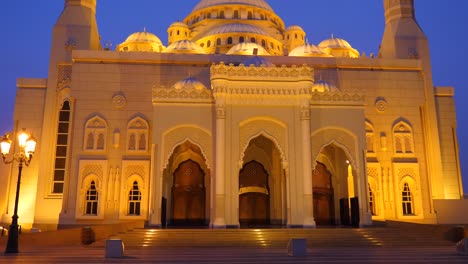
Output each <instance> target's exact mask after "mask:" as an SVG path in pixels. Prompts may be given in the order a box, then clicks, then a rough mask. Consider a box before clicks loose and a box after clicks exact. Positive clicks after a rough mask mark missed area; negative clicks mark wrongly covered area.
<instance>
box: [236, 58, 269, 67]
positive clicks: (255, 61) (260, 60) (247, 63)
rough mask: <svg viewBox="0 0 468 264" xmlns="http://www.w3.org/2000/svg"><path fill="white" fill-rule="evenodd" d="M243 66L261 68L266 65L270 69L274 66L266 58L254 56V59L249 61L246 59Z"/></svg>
mask: <svg viewBox="0 0 468 264" xmlns="http://www.w3.org/2000/svg"><path fill="white" fill-rule="evenodd" d="M242 64H244V65H245V66H250V65H254V66H255V67H260V66H262V65H265V66H267V67H270V66H272V65H273V64H272V63H271V62H270V61H269V60H267V59H266V58H263V57H259V56H253V57H249V58H248V59H246V60H245V61H244V62H242Z"/></svg>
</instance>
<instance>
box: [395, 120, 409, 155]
mask: <svg viewBox="0 0 468 264" xmlns="http://www.w3.org/2000/svg"><path fill="white" fill-rule="evenodd" d="M393 139H394V146H395V154H406V155H408V154H413V153H414V143H413V131H412V129H411V126H410V125H409V124H407V123H406V122H403V121H400V122H398V123H397V124H396V125H395V126H394V127H393Z"/></svg>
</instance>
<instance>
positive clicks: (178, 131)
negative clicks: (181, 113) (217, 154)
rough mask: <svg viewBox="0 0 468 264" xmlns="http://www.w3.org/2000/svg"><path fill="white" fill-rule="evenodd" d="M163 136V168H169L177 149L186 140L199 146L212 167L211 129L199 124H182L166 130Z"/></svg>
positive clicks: (208, 165)
mask: <svg viewBox="0 0 468 264" xmlns="http://www.w3.org/2000/svg"><path fill="white" fill-rule="evenodd" d="M162 138H163V140H162V142H163V143H162V149H163V155H162V156H161V159H162V160H161V164H162V165H163V166H162V168H163V169H167V167H168V165H169V160H170V158H171V156H172V154H173V153H174V151H175V149H176V148H177V147H178V146H179V145H182V144H183V143H184V142H190V143H191V144H193V145H195V146H197V147H198V148H199V149H200V152H201V154H202V156H203V158H204V160H205V164H206V167H207V169H211V166H212V163H211V160H212V147H211V146H212V142H211V141H212V140H211V139H212V137H211V132H210V131H209V130H207V129H204V128H202V127H199V126H197V125H180V126H175V127H172V128H170V129H168V130H167V131H165V132H164V133H163V135H162Z"/></svg>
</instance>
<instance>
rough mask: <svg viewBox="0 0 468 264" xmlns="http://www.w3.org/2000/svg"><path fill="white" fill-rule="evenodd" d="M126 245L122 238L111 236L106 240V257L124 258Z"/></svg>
mask: <svg viewBox="0 0 468 264" xmlns="http://www.w3.org/2000/svg"><path fill="white" fill-rule="evenodd" d="M124 251H125V246H124V243H123V241H122V239H119V238H111V239H107V240H106V258H123V257H124Z"/></svg>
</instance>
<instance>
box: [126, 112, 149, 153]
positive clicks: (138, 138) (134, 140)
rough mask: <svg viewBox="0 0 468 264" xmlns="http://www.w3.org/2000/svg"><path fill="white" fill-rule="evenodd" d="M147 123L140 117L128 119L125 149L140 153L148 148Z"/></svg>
mask: <svg viewBox="0 0 468 264" xmlns="http://www.w3.org/2000/svg"><path fill="white" fill-rule="evenodd" d="M148 133H149V125H148V122H146V120H144V119H143V118H141V117H135V118H134V119H132V120H130V121H129V123H128V126H127V135H128V137H127V151H129V152H133V153H138V152H140V153H142V152H146V151H147V150H148Z"/></svg>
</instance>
